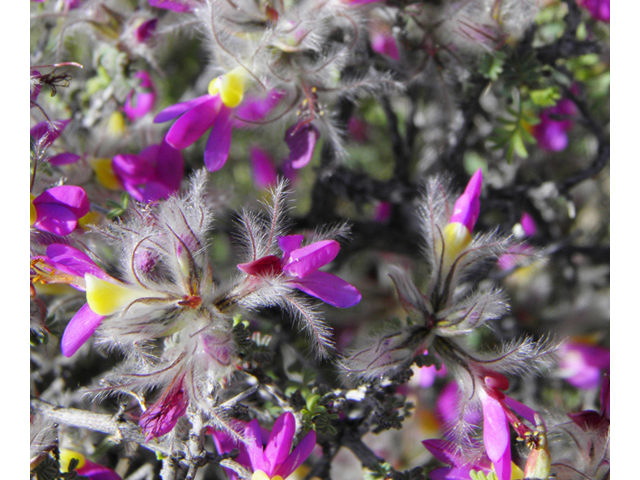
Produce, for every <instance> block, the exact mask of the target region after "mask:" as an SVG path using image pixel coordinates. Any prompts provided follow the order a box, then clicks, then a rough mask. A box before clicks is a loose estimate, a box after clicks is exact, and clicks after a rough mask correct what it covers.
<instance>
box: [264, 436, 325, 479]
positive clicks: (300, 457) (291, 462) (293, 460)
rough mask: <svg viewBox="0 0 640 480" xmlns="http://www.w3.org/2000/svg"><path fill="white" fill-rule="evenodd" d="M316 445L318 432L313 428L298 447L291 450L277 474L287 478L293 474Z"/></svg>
mask: <svg viewBox="0 0 640 480" xmlns="http://www.w3.org/2000/svg"><path fill="white" fill-rule="evenodd" d="M315 446H316V432H315V430H311V431H310V432H309V433H307V435H306V436H305V437H304V438H303V439H302V440H301V441H300V443H299V444H298V445H297V446H296V448H295V449H294V450H293V452H291V455H289V456H288V457H287V458H286V460H285V461H284V462H282V463H281V464H280V466H279V467H278V468H277V470H276V471H275V472H274V473H275V475H280V476H281V477H282V478H287V477H288V476H289V475H291V474H292V473H293V472H294V471H295V470H296V469H297V468H298V467H299V466H300V465H302V464H303V463H304V461H305V460H306V459H307V458H309V455H311V452H312V451H313V448H314V447H315Z"/></svg>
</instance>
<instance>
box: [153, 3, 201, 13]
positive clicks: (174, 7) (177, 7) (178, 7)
mask: <svg viewBox="0 0 640 480" xmlns="http://www.w3.org/2000/svg"><path fill="white" fill-rule="evenodd" d="M149 5H151V6H152V7H156V8H163V9H165V10H171V11H172V12H178V13H185V12H191V11H193V3H192V2H191V1H190V0H149Z"/></svg>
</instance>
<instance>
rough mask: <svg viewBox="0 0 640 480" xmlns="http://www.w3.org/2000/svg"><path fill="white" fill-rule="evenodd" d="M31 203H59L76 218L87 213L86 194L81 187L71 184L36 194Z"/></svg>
mask: <svg viewBox="0 0 640 480" xmlns="http://www.w3.org/2000/svg"><path fill="white" fill-rule="evenodd" d="M33 204H34V205H35V206H36V207H37V206H44V205H47V204H50V205H61V206H64V207H66V208H67V209H69V210H70V211H71V213H73V215H75V216H76V217H77V218H81V217H83V216H85V215H86V214H87V213H89V208H90V204H89V199H88V198H87V194H86V193H85V191H84V190H83V189H82V188H81V187H76V186H73V185H62V186H59V187H53V188H50V189H49V190H47V191H45V192H43V193H42V194H40V195H38V197H36V198H35V199H34V200H33Z"/></svg>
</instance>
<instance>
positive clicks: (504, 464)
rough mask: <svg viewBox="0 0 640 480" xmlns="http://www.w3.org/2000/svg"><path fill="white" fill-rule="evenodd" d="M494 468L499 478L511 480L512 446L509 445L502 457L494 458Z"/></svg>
mask: <svg viewBox="0 0 640 480" xmlns="http://www.w3.org/2000/svg"><path fill="white" fill-rule="evenodd" d="M493 468H494V469H495V471H496V476H497V477H498V480H511V448H509V446H507V448H506V449H505V451H504V453H503V454H502V456H501V457H500V458H498V459H497V460H494V462H493Z"/></svg>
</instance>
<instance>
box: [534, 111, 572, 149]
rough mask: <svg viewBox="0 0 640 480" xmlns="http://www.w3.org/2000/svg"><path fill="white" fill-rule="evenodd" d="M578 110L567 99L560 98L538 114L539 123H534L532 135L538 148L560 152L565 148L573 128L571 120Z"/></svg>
mask: <svg viewBox="0 0 640 480" xmlns="http://www.w3.org/2000/svg"><path fill="white" fill-rule="evenodd" d="M577 113H578V110H577V108H576V106H575V104H574V103H573V102H572V101H571V100H569V99H566V98H565V99H562V100H560V101H559V102H558V103H557V104H556V105H555V106H554V107H551V108H547V109H545V110H543V111H542V113H541V114H540V123H539V124H537V125H534V127H533V136H534V137H535V138H536V140H537V141H538V145H539V146H540V148H542V149H544V150H547V151H549V152H560V151H562V150H564V149H565V148H567V145H568V144H569V135H568V134H567V132H568V131H569V130H571V129H572V128H573V120H571V118H570V117H573V116H575V115H576V114H577Z"/></svg>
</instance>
